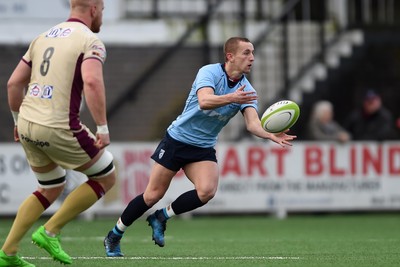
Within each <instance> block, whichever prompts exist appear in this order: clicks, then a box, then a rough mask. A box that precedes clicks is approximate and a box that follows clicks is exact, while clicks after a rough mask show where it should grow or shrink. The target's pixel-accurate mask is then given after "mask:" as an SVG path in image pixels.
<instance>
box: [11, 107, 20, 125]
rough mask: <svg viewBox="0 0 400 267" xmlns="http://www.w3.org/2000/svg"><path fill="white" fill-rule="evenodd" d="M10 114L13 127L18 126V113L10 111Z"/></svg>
mask: <svg viewBox="0 0 400 267" xmlns="http://www.w3.org/2000/svg"><path fill="white" fill-rule="evenodd" d="M11 114H12V116H13V119H14V125H15V126H16V125H17V124H18V115H19V112H18V111H12V110H11Z"/></svg>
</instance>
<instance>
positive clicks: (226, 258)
mask: <svg viewBox="0 0 400 267" xmlns="http://www.w3.org/2000/svg"><path fill="white" fill-rule="evenodd" d="M21 258H23V259H26V260H53V259H52V258H50V257H21ZM72 259H74V260H176V261H178V260H194V261H196V260H299V259H300V257H284V256H283V257H282V256H269V257H267V256H238V257H72Z"/></svg>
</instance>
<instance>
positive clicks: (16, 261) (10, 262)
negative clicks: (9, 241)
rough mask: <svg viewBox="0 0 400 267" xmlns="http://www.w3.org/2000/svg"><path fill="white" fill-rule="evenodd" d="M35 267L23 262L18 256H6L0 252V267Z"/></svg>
mask: <svg viewBox="0 0 400 267" xmlns="http://www.w3.org/2000/svg"><path fill="white" fill-rule="evenodd" d="M11 266H16V267H35V265H33V264H32V263H29V262H27V261H24V260H23V259H21V257H20V256H18V255H15V256H7V255H6V253H4V251H2V250H0V267H11Z"/></svg>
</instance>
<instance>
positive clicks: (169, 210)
mask: <svg viewBox="0 0 400 267" xmlns="http://www.w3.org/2000/svg"><path fill="white" fill-rule="evenodd" d="M164 211H165V213H166V214H167V216H168V218H171V217H172V216H175V212H174V210H173V209H172V206H171V204H169V205H168V206H166V207H165V208H164Z"/></svg>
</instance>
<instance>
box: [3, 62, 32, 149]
mask: <svg viewBox="0 0 400 267" xmlns="http://www.w3.org/2000/svg"><path fill="white" fill-rule="evenodd" d="M30 76H31V67H30V66H29V65H28V64H26V63H25V62H24V61H22V60H21V61H20V62H19V63H18V65H17V67H16V68H15V70H14V72H13V73H12V75H11V77H10V79H9V80H8V83H7V90H8V105H9V106H10V109H11V112H12V115H13V118H14V122H15V127H14V141H15V142H18V141H19V136H18V129H17V120H18V113H19V107H20V106H21V103H22V100H23V99H24V88H25V87H26V86H27V85H28V83H29V78H30Z"/></svg>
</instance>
